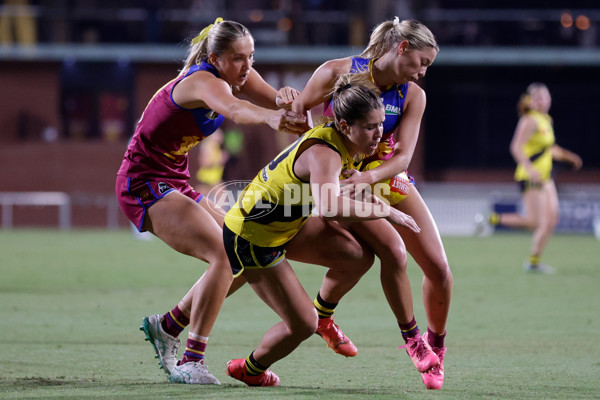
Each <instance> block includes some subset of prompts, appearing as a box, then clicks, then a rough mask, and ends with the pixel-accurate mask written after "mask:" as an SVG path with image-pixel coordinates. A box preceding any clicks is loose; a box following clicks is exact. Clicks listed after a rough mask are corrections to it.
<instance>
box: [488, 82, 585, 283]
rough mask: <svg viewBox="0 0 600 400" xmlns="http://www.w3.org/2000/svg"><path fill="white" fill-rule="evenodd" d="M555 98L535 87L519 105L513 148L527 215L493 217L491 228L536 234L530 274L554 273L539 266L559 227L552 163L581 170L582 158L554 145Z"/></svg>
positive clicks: (491, 218) (527, 268)
mask: <svg viewBox="0 0 600 400" xmlns="http://www.w3.org/2000/svg"><path fill="white" fill-rule="evenodd" d="M551 102H552V98H551V96H550V92H549V91H548V88H547V87H546V85H544V84H542V83H532V84H530V85H529V86H528V88H527V92H526V93H525V94H524V95H523V96H521V99H520V100H519V104H518V110H519V115H520V119H519V123H518V125H517V128H516V130H515V134H514V137H513V139H512V142H511V145H510V152H511V154H512V156H513V158H514V159H515V161H516V163H517V169H516V171H515V180H516V181H517V183H518V184H519V188H520V189H521V193H522V196H523V197H522V200H523V206H524V214H523V215H521V214H517V213H502V214H498V213H492V214H491V215H490V218H489V222H490V223H491V224H492V225H500V224H501V225H504V226H509V227H514V228H528V229H530V230H532V231H533V240H532V244H531V255H530V257H529V260H528V262H526V263H525V264H524V267H525V269H526V270H527V271H529V272H541V273H549V274H552V273H554V268H552V267H550V266H548V265H544V264H541V263H540V258H541V256H542V252H543V251H544V248H545V247H546V244H547V243H548V241H549V240H550V237H551V236H552V234H553V233H554V228H555V227H556V224H557V223H558V194H557V192H556V186H555V184H554V180H553V178H552V162H553V160H558V161H565V162H568V163H571V164H572V165H573V167H574V168H575V169H579V168H581V165H582V161H581V158H580V157H579V156H578V155H577V154H575V153H572V152H570V151H568V150H566V149H564V148H562V147H560V146H559V145H557V144H556V143H555V139H554V129H553V127H552V118H551V117H550V115H548V111H549V110H550V105H551Z"/></svg>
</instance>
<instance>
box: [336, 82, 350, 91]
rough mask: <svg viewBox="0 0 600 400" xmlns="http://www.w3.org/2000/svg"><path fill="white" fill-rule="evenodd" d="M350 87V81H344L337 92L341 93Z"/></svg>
mask: <svg viewBox="0 0 600 400" xmlns="http://www.w3.org/2000/svg"><path fill="white" fill-rule="evenodd" d="M351 87H352V84H351V83H346V84H345V85H344V86H342V87H341V88H339V89H338V93H342V92H343V91H344V90H346V89H350V88H351Z"/></svg>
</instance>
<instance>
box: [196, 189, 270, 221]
mask: <svg viewBox="0 0 600 400" xmlns="http://www.w3.org/2000/svg"><path fill="white" fill-rule="evenodd" d="M250 182H251V181H242V180H240V181H228V182H223V183H221V184H219V185H216V186H215V187H213V188H212V189H211V190H210V191H209V192H208V193H207V194H206V196H207V197H208V198H210V199H211V200H212V203H210V202H209V204H208V206H209V207H211V209H213V211H215V212H217V213H221V214H222V213H223V211H228V210H229V209H231V208H232V207H240V208H241V209H242V210H246V209H247V208H248V207H251V208H252V215H246V216H245V217H244V219H246V220H252V219H259V218H263V217H264V216H265V215H267V214H270V213H272V212H273V211H274V210H275V208H276V207H277V205H278V204H279V201H280V199H279V196H278V195H277V193H276V192H275V191H274V190H273V189H272V188H271V187H269V186H268V185H265V184H264V183H260V182H254V183H253V184H252V185H250ZM213 204H215V205H216V206H217V207H214V208H213ZM244 212H245V211H243V212H242V213H244Z"/></svg>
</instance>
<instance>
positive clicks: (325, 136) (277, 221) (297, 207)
mask: <svg viewBox="0 0 600 400" xmlns="http://www.w3.org/2000/svg"><path fill="white" fill-rule="evenodd" d="M341 135H342V134H341V133H339V132H338V131H337V130H336V129H335V128H334V126H333V124H326V125H320V126H317V127H315V128H313V129H311V130H310V131H308V132H306V133H304V134H303V135H302V136H300V138H298V140H296V141H295V142H294V143H292V144H291V145H289V146H288V147H287V148H286V149H284V150H283V151H282V152H281V153H279V155H278V156H277V157H276V158H275V159H274V160H273V161H271V162H270V163H269V164H268V165H267V166H265V167H264V168H263V169H262V170H261V171H260V172H259V173H258V175H256V177H255V178H254V179H253V180H252V182H250V184H248V186H246V188H244V190H243V191H242V193H241V194H240V196H239V198H238V200H237V202H236V203H235V205H234V206H233V207H232V208H231V209H230V210H229V212H228V213H227V215H226V216H225V225H227V227H228V228H229V229H230V230H231V231H232V232H233V233H235V234H236V235H238V236H241V237H242V238H244V239H246V240H247V241H248V242H250V243H252V244H254V245H257V246H261V247H277V246H281V245H283V244H285V243H287V242H288V241H290V240H291V239H292V238H293V237H294V236H295V235H296V233H297V232H298V231H299V230H300V228H302V225H303V224H304V223H305V222H306V220H307V218H308V217H309V216H310V213H311V210H312V208H313V199H312V195H311V190H310V185H309V182H306V181H303V180H302V179H300V178H299V177H298V176H296V174H295V172H294V164H295V162H296V160H297V159H298V157H299V156H300V154H302V152H303V151H305V150H306V149H307V148H309V147H310V146H312V145H314V144H326V145H327V146H329V147H330V148H331V149H333V150H335V152H336V153H337V154H339V156H340V158H341V160H342V171H343V170H348V169H357V168H358V167H359V166H360V161H355V160H354V158H353V157H352V156H350V154H349V153H348V150H347V149H346V147H345V146H344V143H343V142H342V139H341Z"/></svg>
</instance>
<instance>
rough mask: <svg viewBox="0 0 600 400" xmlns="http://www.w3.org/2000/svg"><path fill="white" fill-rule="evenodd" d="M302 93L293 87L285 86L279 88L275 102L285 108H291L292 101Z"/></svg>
mask: <svg viewBox="0 0 600 400" xmlns="http://www.w3.org/2000/svg"><path fill="white" fill-rule="evenodd" d="M299 95H300V92H299V91H298V90H296V89H294V88H293V87H289V86H285V87H282V88H281V89H279V91H278V92H277V97H276V98H275V104H277V107H279V108H285V109H286V110H290V109H291V108H292V103H293V102H294V100H295V99H296V97H298V96H299Z"/></svg>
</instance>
